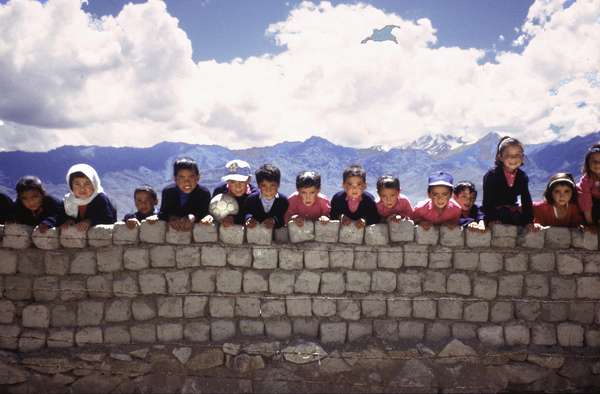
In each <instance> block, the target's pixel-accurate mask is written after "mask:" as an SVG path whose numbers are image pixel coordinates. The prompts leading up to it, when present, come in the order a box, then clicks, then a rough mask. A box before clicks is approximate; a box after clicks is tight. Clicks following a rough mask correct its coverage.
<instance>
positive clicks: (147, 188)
mask: <svg viewBox="0 0 600 394" xmlns="http://www.w3.org/2000/svg"><path fill="white" fill-rule="evenodd" d="M138 193H148V194H150V197H152V200H154V201H157V200H158V196H157V195H156V191H154V189H153V188H152V186H150V185H142V186H138V187H136V188H135V190H134V191H133V198H134V199H135V196H136V195H137V194H138Z"/></svg>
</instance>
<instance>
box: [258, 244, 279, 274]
mask: <svg viewBox="0 0 600 394" xmlns="http://www.w3.org/2000/svg"><path fill="white" fill-rule="evenodd" d="M277 252H278V249H276V248H269V247H258V246H255V247H253V248H252V260H253V264H252V266H253V267H254V268H256V269H264V270H271V269H275V268H277V259H278V253H277Z"/></svg>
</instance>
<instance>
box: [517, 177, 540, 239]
mask: <svg viewBox="0 0 600 394" xmlns="http://www.w3.org/2000/svg"><path fill="white" fill-rule="evenodd" d="M519 171H520V170H519ZM520 174H521V175H523V180H522V183H521V185H522V186H521V188H522V190H521V210H522V212H523V216H524V218H525V219H526V220H527V222H528V223H529V224H533V202H532V200H531V194H530V193H529V177H528V176H527V174H525V173H524V172H523V171H520ZM534 227H535V230H533V231H539V230H540V228H539V227H536V226H532V228H534Z"/></svg>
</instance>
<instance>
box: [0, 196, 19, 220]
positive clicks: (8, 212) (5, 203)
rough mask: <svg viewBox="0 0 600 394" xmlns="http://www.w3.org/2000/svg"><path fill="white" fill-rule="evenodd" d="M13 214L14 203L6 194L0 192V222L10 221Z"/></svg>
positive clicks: (12, 218)
mask: <svg viewBox="0 0 600 394" xmlns="http://www.w3.org/2000/svg"><path fill="white" fill-rule="evenodd" d="M14 216H15V204H14V203H13V201H12V200H11V198H10V197H8V196H7V195H6V194H3V193H0V224H4V223H6V222H11V221H13V220H14Z"/></svg>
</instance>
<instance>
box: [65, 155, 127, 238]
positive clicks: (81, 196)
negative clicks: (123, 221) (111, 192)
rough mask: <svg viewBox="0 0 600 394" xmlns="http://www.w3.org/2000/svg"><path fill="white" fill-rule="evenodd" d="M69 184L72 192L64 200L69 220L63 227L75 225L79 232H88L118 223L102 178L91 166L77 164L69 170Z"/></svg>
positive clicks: (115, 211)
mask: <svg viewBox="0 0 600 394" xmlns="http://www.w3.org/2000/svg"><path fill="white" fill-rule="evenodd" d="M67 184H68V185H69V189H70V190H71V191H70V192H69V193H67V194H66V195H65V198H64V207H65V213H66V215H67V219H66V220H65V221H64V223H63V224H62V225H61V227H63V228H65V227H68V226H73V225H74V226H76V227H77V230H79V231H87V229H88V228H90V226H95V225H97V224H113V223H114V222H116V221H117V210H116V209H115V207H114V206H113V204H112V203H111V202H110V200H109V199H108V196H107V195H106V194H104V189H102V185H101V184H100V177H98V173H96V170H94V168H92V167H91V166H90V165H87V164H75V165H74V166H72V167H71V168H69V171H68V172H67Z"/></svg>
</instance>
